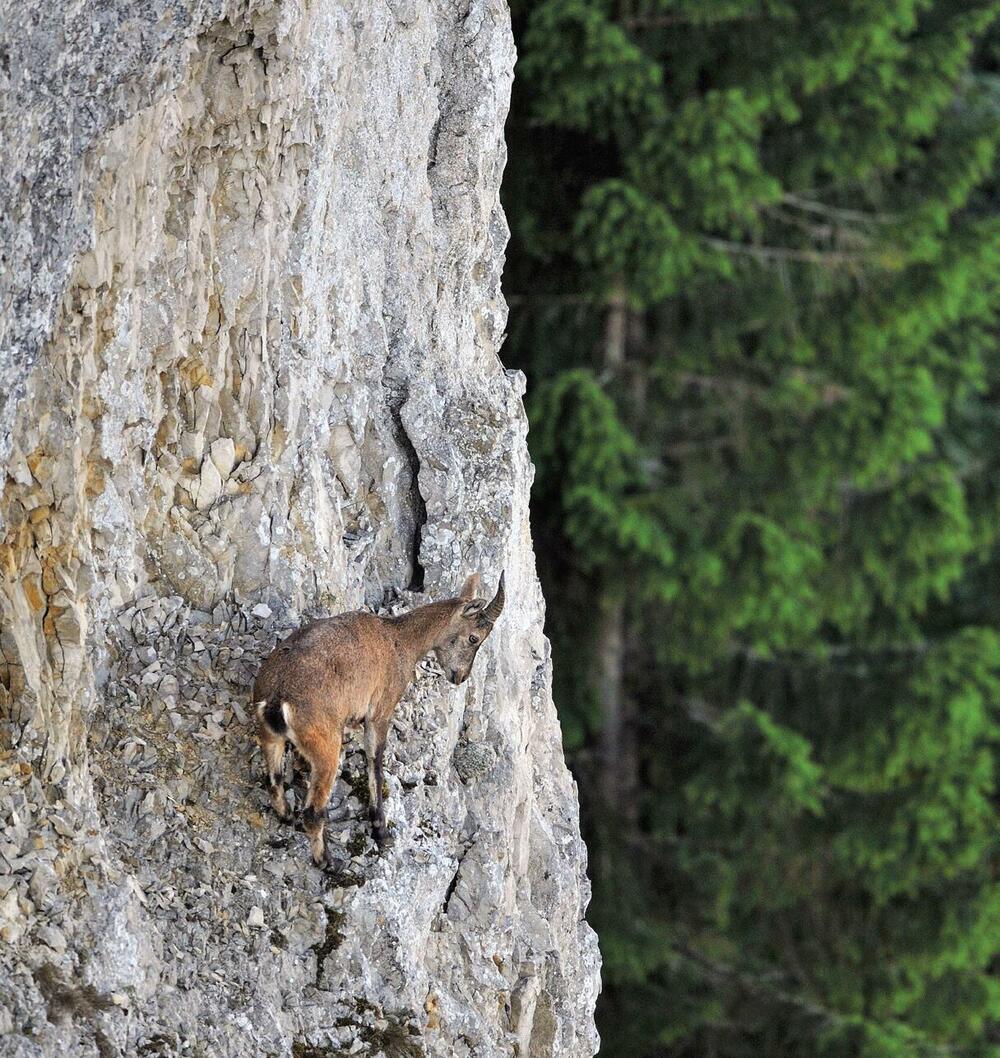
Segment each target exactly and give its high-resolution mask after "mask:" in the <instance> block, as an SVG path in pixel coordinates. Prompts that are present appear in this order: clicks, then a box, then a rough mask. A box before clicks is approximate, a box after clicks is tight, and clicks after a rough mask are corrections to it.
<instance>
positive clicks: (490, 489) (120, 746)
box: [0, 0, 598, 1058]
mask: <svg viewBox="0 0 1000 1058" xmlns="http://www.w3.org/2000/svg"><path fill="white" fill-rule="evenodd" d="M513 59H514V55H513V46H512V42H511V37H510V28H509V20H508V15H507V11H506V8H505V5H504V4H503V3H502V0H471V2H470V0H462V2H449V0H374V2H371V3H369V2H364V0H358V2H351V0H310V2H307V0H286V2H280V3H276V2H269V0H262V2H259V3H257V2H251V3H250V4H249V5H248V4H246V3H242V4H237V3H232V2H223V0H204V2H198V0H142V2H140V0H133V2H129V0H92V2H89V3H87V4H82V3H81V4H75V3H73V4H68V5H33V4H28V3H27V2H22V0H14V2H13V3H11V4H8V5H7V6H6V7H5V8H4V9H3V11H2V12H0V152H2V163H3V164H2V166H0V170H2V171H0V255H2V256H0V265H2V267H0V352H2V355H0V463H2V465H3V467H4V470H5V474H4V478H3V493H2V497H0V614H2V628H0V1054H2V1055H25V1056H28V1055H76V1054H80V1055H90V1054H97V1055H100V1056H102V1058H106V1056H110V1055H144V1056H153V1055H157V1056H174V1055H176V1056H180V1055H185V1056H188V1055H191V1056H196V1055H204V1056H206V1058H208V1056H211V1058H223V1056H230V1055H232V1056H236V1055H240V1056H246V1055H254V1056H264V1055H275V1056H277V1055H282V1056H287V1055H294V1056H296V1058H319V1056H324V1055H327V1056H333V1055H340V1054H362V1055H364V1054H379V1053H383V1054H386V1055H390V1056H416V1055H442V1056H443V1055H449V1056H452V1055H456V1056H462V1055H469V1056H472V1055H475V1056H482V1058H487V1056H493V1055H519V1056H521V1058H543V1056H549V1055H552V1056H557V1055H558V1056H587V1055H591V1054H592V1053H593V1051H594V1050H595V1048H596V1035H595V1031H594V1025H593V1005H594V1001H595V997H596V991H597V988H598V958H597V950H596V943H595V939H594V936H593V934H592V932H591V931H590V930H589V928H588V927H587V925H586V923H585V921H584V918H583V916H584V911H585V907H586V902H587V899H588V895H589V890H588V885H587V881H586V877H585V873H584V872H585V850H584V847H583V845H582V842H581V839H580V834H579V826H578V816H577V803H576V795H575V789H574V787H573V784H572V781H571V779H570V777H569V774H568V772H567V771H566V768H565V765H564V763H563V759H562V754H561V749H560V739H559V730H558V724H557V720H556V716H555V712H554V709H553V706H552V701H551V694H550V668H549V657H548V647H547V644H546V641H545V639H544V638H543V635H542V605H543V604H542V599H541V596H540V592H539V589H538V584H537V581H536V578H535V572H534V563H533V558H532V550H531V540H530V536H529V530H528V516H527V504H528V492H529V487H530V482H531V474H532V470H531V465H530V462H529V460H528V456H527V450H526V447H525V429H526V426H525V419H524V414H523V411H522V407H521V400H520V398H521V391H522V380H521V377H520V376H519V375H518V374H517V373H514V372H507V371H505V370H504V368H503V366H502V364H501V363H500V361H499V360H498V358H497V349H498V347H499V344H500V341H501V338H502V331H503V327H504V322H505V318H506V310H505V306H504V303H503V300H502V297H501V294H500V289H499V277H500V270H501V263H502V255H503V251H504V244H505V241H506V238H507V229H506V225H505V222H504V218H503V214H502V212H501V210H500V206H499V202H498V188H499V183H500V178H501V173H502V168H503V162H504V146H503V140H502V127H503V121H504V117H505V115H506V109H507V103H508V95H509V89H510V81H511V70H512V65H513ZM504 568H505V569H506V573H507V595H508V604H507V608H506V610H505V613H504V615H503V617H502V619H501V621H500V623H499V624H498V626H497V629H496V631H495V633H494V634H493V636H492V637H491V639H490V640H489V642H488V643H487V646H486V647H485V648H484V649H483V651H482V652H481V653H480V656H479V660H478V661H477V665H476V670H475V673H474V675H473V678H472V679H471V680H470V681H469V683H467V684H465V685H464V686H463V687H461V688H452V687H451V686H450V685H449V684H447V683H445V682H444V681H443V680H442V679H440V678H439V675H438V674H437V673H435V672H434V670H433V666H431V665H426V666H425V669H424V671H422V672H421V674H420V676H419V678H418V680H417V682H416V684H415V686H414V688H413V689H412V691H411V692H410V694H408V696H407V698H406V699H405V700H404V702H403V704H402V705H401V707H400V711H399V713H398V718H397V722H396V724H395V726H394V729H393V731H392V733H391V735H390V740H389V750H388V754H387V781H388V787H389V799H388V802H387V807H388V812H389V816H390V818H391V819H392V820H393V822H394V824H395V827H396V834H397V841H396V845H395V847H394V848H393V849H392V850H391V851H389V852H387V853H386V854H384V855H382V856H379V855H378V854H377V852H376V850H375V848H374V846H373V845H372V843H371V841H370V839H369V837H368V828H367V825H366V823H365V821H364V812H363V805H362V803H361V799H362V798H363V797H364V796H365V783H364V782H359V781H358V779H359V778H360V777H361V776H362V774H363V757H362V755H361V753H360V749H359V747H357V746H356V745H351V746H349V748H348V753H347V755H346V759H345V778H344V779H343V780H342V781H341V782H340V783H339V784H338V787H337V790H336V791H335V795H334V815H335V816H336V818H335V819H334V820H332V821H331V822H330V824H329V825H328V835H329V838H330V840H331V842H333V843H342V844H343V846H344V849H345V853H346V854H347V855H350V856H351V857H352V859H351V862H350V866H349V868H348V869H347V870H346V871H345V872H343V873H342V874H340V875H336V876H330V875H326V874H323V873H322V872H320V871H318V870H316V869H315V868H313V867H311V866H310V865H309V864H308V863H307V859H306V843H305V838H304V836H303V835H302V833H301V832H298V831H294V830H292V829H290V828H287V827H282V826H281V825H280V824H278V823H277V821H276V820H274V819H273V818H272V817H271V816H270V814H269V813H268V811H267V809H266V796H265V794H264V791H263V790H262V789H261V788H260V784H259V772H260V765H259V762H258V760H257V758H256V751H255V748H254V745H253V741H252V730H251V727H250V724H249V723H248V716H247V706H248V703H247V697H246V689H247V686H248V683H249V681H250V679H251V677H252V674H253V671H254V668H255V665H256V663H257V662H258V660H259V658H260V657H261V655H262V654H263V653H264V652H266V651H267V650H268V649H269V648H270V647H271V645H272V644H273V643H274V642H275V640H276V638H277V637H278V636H280V635H282V634H283V633H284V631H285V630H286V629H288V628H290V627H292V626H293V625H294V624H295V623H296V622H297V621H299V620H300V619H301V618H302V616H303V615H308V614H311V613H320V612H336V611H340V610H345V609H352V608H357V607H360V606H369V607H374V608H379V609H382V610H394V609H399V608H403V607H407V606H410V605H413V604H415V603H419V602H422V601H426V599H427V597H428V596H433V597H440V596H441V595H443V594H446V593H449V592H452V591H454V590H455V589H456V588H457V586H458V585H459V583H460V581H461V579H462V577H463V576H464V575H465V574H467V573H468V572H471V571H473V570H480V571H482V573H483V575H484V581H485V584H486V587H487V588H489V589H492V588H493V587H494V586H495V583H496V578H497V577H498V575H499V573H500V571H501V569H504ZM425 591H426V592H427V593H428V594H427V595H425V594H424V592H425ZM289 779H290V780H291V779H292V775H291V773H290V775H289ZM296 790H297V793H298V794H299V798H300V801H301V790H302V786H301V780H299V785H298V786H297V788H296Z"/></svg>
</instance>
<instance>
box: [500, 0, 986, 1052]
mask: <svg viewBox="0 0 1000 1058" xmlns="http://www.w3.org/2000/svg"><path fill="white" fill-rule="evenodd" d="M514 14H515V33H516V35H517V41H518V47H519V53H520V56H521V58H520V63H519V66H518V71H517V73H518V76H517V78H516V80H515V92H514V103H513V111H512V117H511V121H510V124H509V128H508V139H509V143H510V158H511V160H510V166H509V169H508V178H507V182H506V190H505V195H506V202H505V204H506V206H507V210H508V215H509V217H510V220H511V226H512V235H513V238H512V245H511V254H510V260H509V266H508V272H507V276H506V288H507V291H508V293H509V294H510V295H512V296H511V302H512V315H511V336H510V340H509V344H508V350H509V354H510V355H511V356H512V357H513V359H514V360H515V362H516V363H517V364H518V366H521V367H523V368H524V369H525V370H526V371H527V372H528V374H529V378H530V383H531V386H530V390H529V393H530V397H529V408H528V411H529V417H530V420H531V433H530V435H529V439H530V443H531V447H532V453H533V455H534V458H535V460H536V464H537V467H538V474H537V479H536V486H535V493H534V500H533V503H534V507H533V520H534V533H535V538H536V543H537V546H538V550H539V568H540V572H541V575H542V578H543V582H544V585H545V588H546V592H547V596H548V599H549V607H550V609H549V618H548V620H549V626H548V627H549V634H550V635H551V637H552V640H553V652H554V658H555V691H556V699H557V704H558V706H559V709H560V714H561V717H562V720H563V726H564V733H565V737H566V744H567V748H568V749H569V750H570V751H571V753H572V760H573V764H574V768H575V770H576V771H577V773H578V775H579V777H580V778H581V790H582V793H583V796H584V799H585V801H584V807H585V812H586V819H587V827H588V838H589V842H590V847H591V850H592V865H591V869H592V874H593V877H594V883H595V892H594V904H593V909H592V918H593V920H594V921H595V924H596V925H597V927H598V932H599V934H600V936H601V940H602V947H603V951H604V956H605V980H606V989H605V992H604V995H603V996H602V1000H601V1007H600V1018H599V1021H600V1027H601V1029H602V1034H603V1037H604V1050H603V1051H602V1053H606V1054H608V1055H612V1056H614V1055H622V1056H626V1055H627V1056H628V1058H688V1056H690V1058H695V1056H698V1058H700V1056H702V1055H705V1054H713V1055H716V1056H718V1058H750V1056H757V1055H767V1056H768V1058H805V1056H807V1055H808V1056H812V1055H830V1056H838V1058H839V1056H842V1055H852V1056H864V1058H895V1056H902V1055H906V1056H923V1055H927V1056H931V1055H933V1056H939V1055H941V1056H943V1055H949V1056H951V1055H959V1056H963V1058H971V1056H976V1058H1000V984H998V981H997V979H996V977H995V966H994V960H995V957H996V954H995V953H996V952H997V951H998V950H1000V887H998V886H997V884H996V881H995V878H994V876H995V874H996V871H997V841H996V832H997V807H996V806H997V804H998V795H1000V787H998V777H997V773H996V763H995V762H996V755H997V748H998V746H997V743H998V728H997V704H996V703H997V702H998V701H1000V682H998V681H1000V603H997V602H996V600H997V599H998V598H1000V546H998V545H1000V500H998V496H1000V350H998V342H997V318H996V308H997V305H998V304H1000V211H998V209H997V202H998V194H997V185H996V180H995V169H996V150H997V143H998V139H1000V120H998V118H1000V89H998V82H997V79H996V72H997V70H998V69H1000V32H998V30H997V17H998V14H1000V5H998V4H997V3H995V2H993V0H901V2H898V3H891V4H886V3H884V2H882V0H828V2H824V3H820V4H817V3H812V2H808V3H807V2H806V0H631V2H629V3H619V2H612V0H537V2H530V0H519V2H515V4H514ZM623 306H624V308H623ZM613 312H619V313H620V312H624V314H625V317H626V319H625V323H624V327H625V330H624V332H623V333H624V345H623V348H624V353H625V355H624V358H622V357H621V356H617V357H616V356H610V355H609V354H608V352H607V350H608V347H609V344H608V343H609V341H610V340H611V339H610V338H609V333H610V332H609V314H611V313H613ZM616 600H617V601H618V602H619V603H623V604H624V606H625V622H626V636H625V639H626V648H625V653H624V656H623V666H624V668H623V671H624V676H625V680H624V683H625V696H626V701H625V704H624V706H623V708H624V709H625V711H626V712H627V714H628V725H629V728H630V731H629V737H630V744H631V745H632V746H633V747H634V750H633V754H632V757H631V758H629V759H627V760H626V762H625V764H623V765H622V767H626V768H627V769H628V770H629V772H630V774H627V775H622V777H621V778H622V783H621V785H622V789H624V790H634V791H635V792H634V796H631V797H630V798H629V802H628V803H622V804H606V803H601V801H600V798H599V797H598V795H597V793H596V792H595V791H597V790H598V789H600V788H601V786H600V784H599V782H598V779H599V777H600V775H601V764H600V762H601V761H602V760H604V759H605V751H604V748H603V742H602V738H603V732H604V725H605V723H606V722H607V716H606V715H605V712H604V711H603V710H605V709H606V703H605V702H603V701H602V698H601V693H603V692H599V688H598V679H597V677H598V672H597V662H596V660H595V659H597V658H598V657H602V656H604V654H603V652H602V650H601V646H602V644H601V643H600V642H599V641H598V636H599V629H598V628H597V627H596V625H597V622H594V621H591V620H586V619H583V620H581V615H585V614H590V613H594V612H596V610H597V609H598V608H600V607H603V606H605V605H608V604H609V602H614V601H616ZM626 707H627V708H626Z"/></svg>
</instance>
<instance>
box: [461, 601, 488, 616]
mask: <svg viewBox="0 0 1000 1058" xmlns="http://www.w3.org/2000/svg"><path fill="white" fill-rule="evenodd" d="M485 609H486V600H485V599H470V600H469V601H468V602H467V603H466V604H465V605H464V606H463V607H462V616H463V617H472V616H473V615H474V614H477V613H482V612H483V610H485Z"/></svg>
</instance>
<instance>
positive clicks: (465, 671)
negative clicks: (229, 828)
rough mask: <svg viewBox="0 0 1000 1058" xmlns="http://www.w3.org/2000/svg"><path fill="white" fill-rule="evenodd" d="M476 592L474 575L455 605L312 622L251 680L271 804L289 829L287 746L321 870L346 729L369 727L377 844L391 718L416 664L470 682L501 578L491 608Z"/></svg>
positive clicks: (382, 832) (499, 597)
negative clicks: (426, 659) (434, 660)
mask: <svg viewBox="0 0 1000 1058" xmlns="http://www.w3.org/2000/svg"><path fill="white" fill-rule="evenodd" d="M478 586H479V575H478V574H476V575H474V576H472V577H469V578H468V580H467V581H466V582H465V585H464V586H463V588H462V592H461V594H460V595H458V596H457V597H456V598H453V599H446V600H445V601H443V602H436V603H430V604H429V605H427V606H421V607H418V608H417V609H416V610H412V611H410V613H407V614H403V615H401V616H400V617H379V616H377V615H375V614H371V613H366V612H364V611H360V610H359V611H355V612H352V613H345V614H340V615H339V616H337V617H328V618H326V619H324V620H319V621H313V622H311V623H310V624H308V625H305V626H304V627H303V628H300V629H299V630H298V631H296V632H293V633H292V635H290V636H289V637H288V638H287V639H286V640H284V641H283V642H282V643H279V644H278V646H277V647H275V649H274V650H273V651H272V653H271V654H270V655H268V657H267V658H265V659H264V662H263V664H262V665H261V667H260V671H259V672H258V674H257V678H256V680H255V681H254V687H253V701H254V702H256V703H257V731H258V738H259V741H260V746H261V750H262V751H263V753H264V757H265V760H266V764H267V775H268V783H269V785H270V789H271V802H272V804H273V805H274V809H275V811H276V812H277V813H278V815H279V816H280V817H281V818H282V819H283V820H285V821H288V820H289V819H290V813H289V811H288V805H287V802H286V800H285V791H284V787H283V785H282V760H283V758H284V753H285V745H286V740H289V739H290V740H291V742H292V744H293V745H294V746H295V748H296V749H297V750H298V751H299V752H300V753H301V754H302V756H303V757H305V759H306V760H307V761H308V762H309V765H310V768H311V778H310V783H309V794H308V797H307V799H306V809H305V813H304V816H303V822H304V824H305V828H306V832H307V834H308V835H309V841H310V844H311V846H312V854H313V859H314V860H315V861H316V863H317V864H319V863H322V862H323V859H324V842H323V811H324V810H325V808H326V804H327V801H328V800H329V798H330V791H331V790H332V789H333V784H334V783H335V782H336V779H337V772H338V770H339V767H340V753H341V747H342V744H343V737H344V728H345V727H346V726H347V725H348V724H352V723H363V724H364V726H365V752H366V755H367V757H368V782H369V790H370V793H371V818H372V823H373V824H374V830H375V838H376V840H377V841H378V842H379V844H380V845H382V844H384V843H385V841H386V839H387V836H388V831H387V829H386V822H385V811H384V808H383V805H382V755H383V752H384V749H385V741H386V736H387V735H388V732H389V725H390V723H391V722H392V714H393V712H394V710H395V708H396V705H397V704H398V702H399V699H400V698H402V696H403V694H404V692H405V691H406V688H407V687H408V686H409V685H410V682H411V681H412V679H413V674H414V669H415V667H416V664H417V662H418V661H419V660H420V659H421V658H422V657H423V656H424V655H425V654H428V653H430V652H431V651H434V652H435V654H436V655H437V657H438V660H439V661H440V663H441V665H442V666H443V668H444V670H445V675H446V676H447V677H448V679H450V680H451V682H452V683H454V684H456V685H458V684H460V683H463V682H464V681H465V680H466V679H468V677H469V674H470V672H471V671H472V663H473V661H474V660H475V657H476V653H477V652H478V650H479V648H480V647H481V646H482V644H483V642H484V641H485V640H486V637H487V636H488V635H489V634H490V632H491V631H492V629H493V624H494V622H495V621H496V619H497V617H498V616H499V614H500V610H501V609H502V608H503V602H504V595H503V578H502V577H501V581H500V587H499V588H498V589H497V594H496V596H495V597H494V599H493V601H492V602H487V601H486V600H485V599H477V598H475V593H476V589H477V588H478ZM470 637H471V638H472V639H474V640H475V642H470V641H469V640H470Z"/></svg>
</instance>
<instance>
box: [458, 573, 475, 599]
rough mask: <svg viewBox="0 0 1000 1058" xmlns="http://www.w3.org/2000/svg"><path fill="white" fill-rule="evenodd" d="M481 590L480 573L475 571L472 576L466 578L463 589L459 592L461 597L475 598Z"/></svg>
mask: <svg viewBox="0 0 1000 1058" xmlns="http://www.w3.org/2000/svg"><path fill="white" fill-rule="evenodd" d="M478 591H479V574H478V573H473V574H472V576H471V577H466V578H465V583H464V584H463V585H462V590H461V591H460V592H459V593H458V597H459V598H460V599H474V598H475V597H476V592H478Z"/></svg>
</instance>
